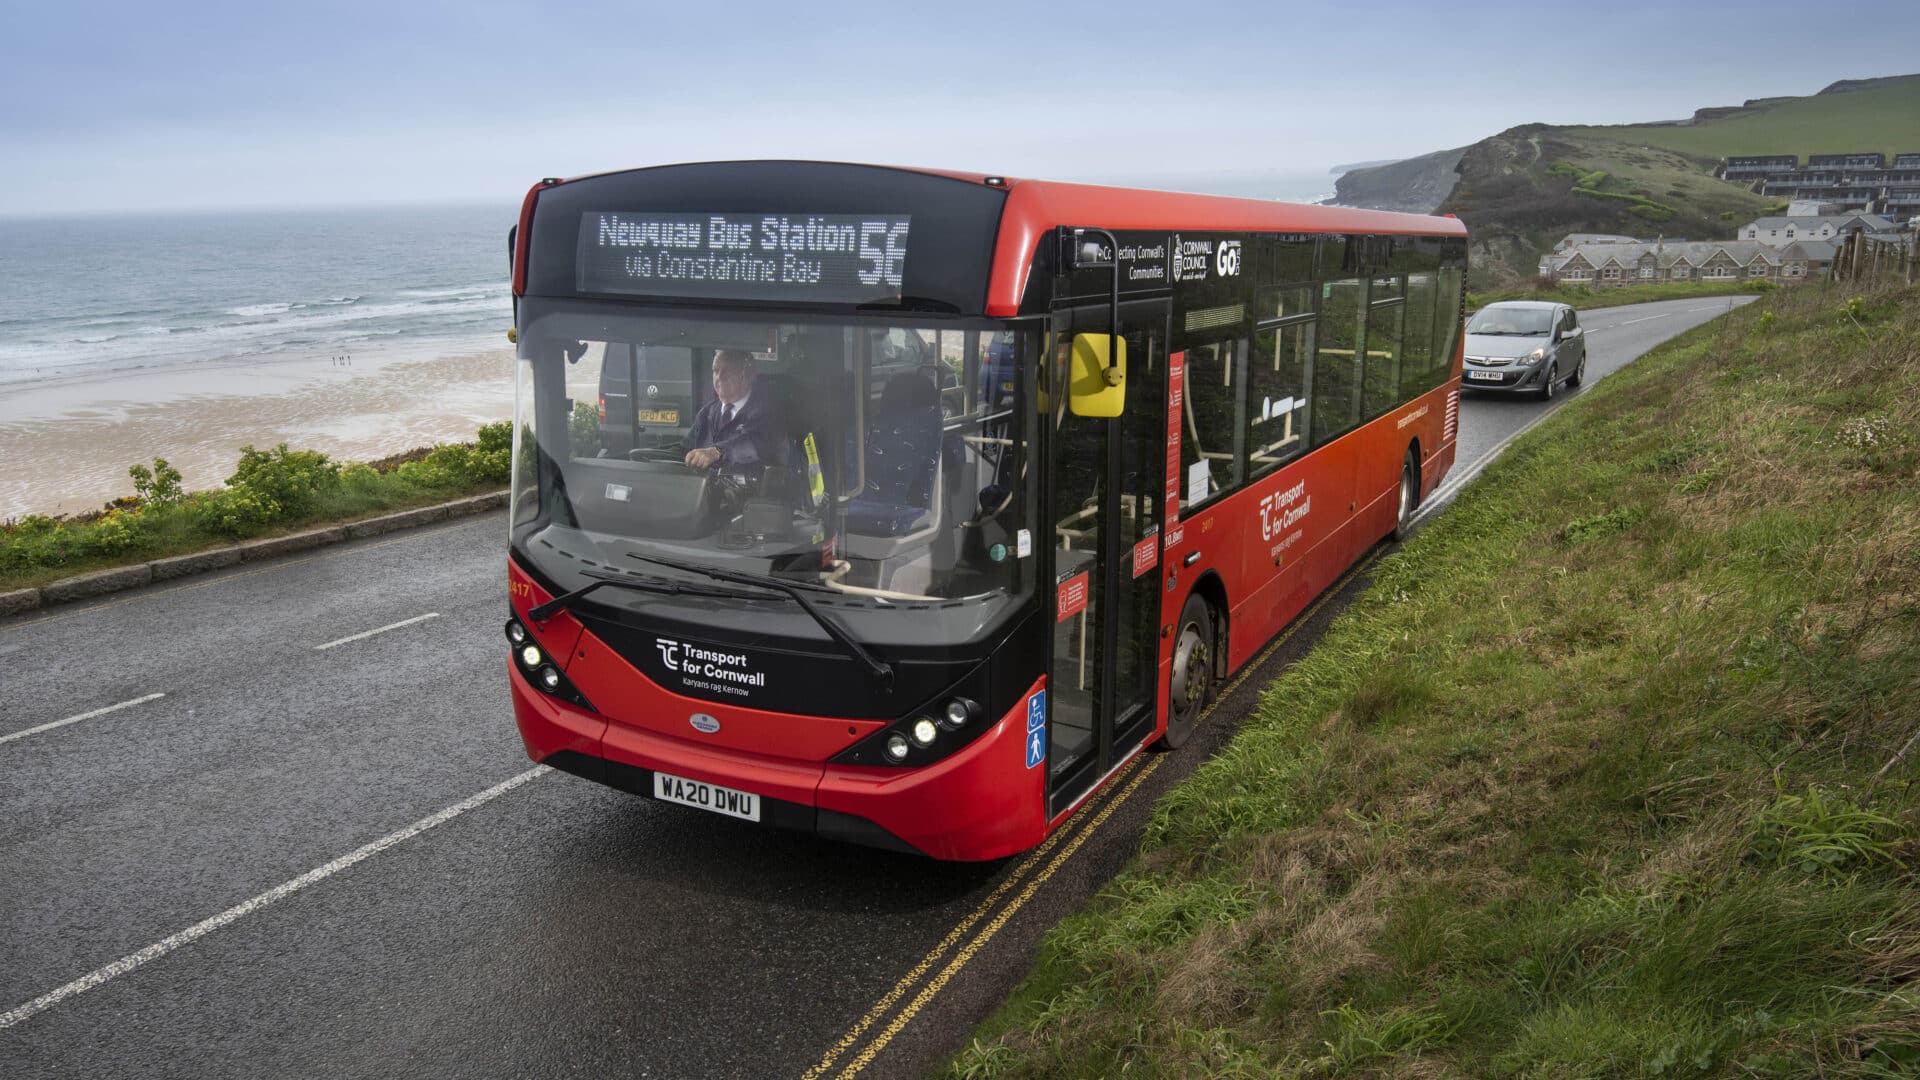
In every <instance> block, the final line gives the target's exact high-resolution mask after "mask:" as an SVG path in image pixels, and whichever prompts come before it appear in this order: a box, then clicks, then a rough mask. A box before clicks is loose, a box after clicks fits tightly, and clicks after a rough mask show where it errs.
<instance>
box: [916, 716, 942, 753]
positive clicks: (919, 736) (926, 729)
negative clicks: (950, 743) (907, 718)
mask: <svg viewBox="0 0 1920 1080" xmlns="http://www.w3.org/2000/svg"><path fill="white" fill-rule="evenodd" d="M939 734H940V729H939V728H937V727H934V726H933V721H931V720H929V719H927V718H926V717H924V716H923V717H921V718H920V719H918V720H915V721H914V722H913V741H914V742H917V743H919V744H920V745H921V746H932V745H933V740H934V739H935V738H937V737H938V736H939Z"/></svg>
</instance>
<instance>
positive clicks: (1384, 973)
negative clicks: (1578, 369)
mask: <svg viewBox="0 0 1920 1080" xmlns="http://www.w3.org/2000/svg"><path fill="white" fill-rule="evenodd" d="M1371 576H1372V584H1371V586H1370V587H1369V589H1368V590H1367V592H1366V593H1365V594H1364V595H1363V596H1362V597H1361V598H1360V599H1358V600H1357V601H1356V602H1355V603H1354V604H1353V606H1352V607H1351V608H1350V609H1349V610H1348V611H1346V612H1345V613H1344V614H1342V615H1341V616H1340V617H1339V619H1338V620H1336V622H1335V623H1334V625H1333V626H1332V627H1331V628H1330V629H1329V630H1328V632H1327V634H1326V635H1325V637H1324V638H1323V639H1322V640H1321V641H1320V643H1319V644H1318V645H1316V647H1315V648H1314V650H1313V651H1312V653H1311V654H1310V655H1308V656H1307V657H1305V658H1303V659H1302V660H1301V661H1299V662H1298V663H1296V664H1294V665H1292V666H1291V667H1290V668H1289V669H1288V670H1287V671H1286V672H1285V673H1284V674H1283V675H1281V676H1280V677H1279V678H1278V679H1277V680H1276V681H1275V682H1274V683H1273V684H1272V685H1271V686H1270V687H1268V688H1267V690H1266V691H1265V693H1264V695H1263V699H1262V702H1261V704H1260V707H1259V708H1258V709H1257V711H1256V713H1255V715H1253V716H1250V717H1249V718H1247V720H1245V721H1244V723H1243V725H1242V727H1241V729H1240V730H1239V732H1238V733H1237V734H1236V735H1235V736H1234V738H1233V740H1232V742H1231V743H1230V744H1229V745H1228V746H1227V747H1226V748H1225V749H1224V750H1223V751H1222V752H1221V753H1220V754H1219V755H1218V756H1217V757H1215V758H1214V759H1213V760H1211V761H1209V762H1206V763H1205V764H1204V765H1202V766H1201V767H1200V768H1199V769H1198V770H1197V771H1196V772H1195V773H1194V774H1193V775H1192V776H1191V777H1190V778H1189V779H1188V780H1186V781H1185V782H1184V783H1182V784H1181V785H1180V786H1179V787H1178V788H1176V789H1175V790H1173V791H1172V792H1170V793H1169V794H1168V795H1167V796H1166V797H1165V798H1164V799H1163V800H1162V802H1161V803H1160V805H1159V806H1157V807H1156V808H1155V811H1154V814H1153V818H1152V820H1151V822H1150V825H1149V827H1148V832H1147V836H1146V838H1145V841H1144V844H1143V848H1142V851H1141V853H1140V854H1139V856H1138V857H1137V858H1136V859H1135V860H1134V862H1133V864H1132V865H1131V866H1130V867H1129V868H1128V869H1127V870H1126V871H1125V872H1124V873H1122V874H1121V875H1120V876H1119V877H1118V878H1116V879H1115V880H1114V881H1113V882H1112V883H1111V884H1109V885H1108V886H1107V887H1106V888H1105V889H1104V890H1103V892H1102V893H1101V894H1100V895H1099V896H1098V897H1097V898H1096V899H1095V900H1094V901H1092V902H1091V903H1090V904H1089V906H1088V908H1087V909H1086V910H1085V911H1083V912H1081V913H1080V914H1077V915H1075V916H1073V917H1070V918H1069V919H1067V920H1066V921H1065V922H1063V923H1062V924H1061V925H1059V926H1058V927H1056V928H1055V929H1054V930H1053V931H1051V932H1050V933H1049V935H1048V936H1047V938H1046V940H1045V943H1044V944H1043V946H1042V950H1041V955H1040V957H1039V959H1038V962H1037V963H1036V966H1035V967H1034V969H1033V971H1032V972H1031V973H1030V974H1029V976H1028V978H1027V979H1026V981H1025V982H1024V983H1023V984H1022V985H1021V986H1020V987H1019V988H1018V990H1017V991H1016V992H1015V994H1014V995H1013V997H1012V999H1011V1000H1010V1001H1009V1002H1008V1004H1007V1005H1006V1006H1005V1007H1004V1008H1003V1009H1002V1010H1001V1011H1000V1013H999V1014H997V1015H996V1016H994V1017H993V1018H991V1019H990V1020H989V1021H988V1022H987V1023H986V1024H985V1025H984V1026H983V1027H982V1028H981V1030H980V1031H979V1032H977V1037H976V1038H975V1039H974V1041H973V1042H972V1043H971V1045H970V1046H969V1047H968V1048H967V1049H966V1050H965V1051H963V1052H962V1053H960V1054H959V1055H957V1056H956V1057H955V1058H954V1059H953V1060H952V1061H951V1062H949V1063H948V1064H947V1066H946V1069H945V1075H947V1076H949V1077H953V1078H956V1080H957V1078H977V1077H1046V1078H1049V1080H1051V1078H1060V1077H1089V1078H1092V1077H1116V1076H1128V1077H1203V1076H1204V1077H1332V1076H1413V1077H1455V1076H1460V1077H1479V1076H1524V1077H1599V1076H1610V1077H1611V1076H1625V1077H1662V1078H1664V1077H1674V1076H1686V1077H1694V1076H1729V1077H1734V1076H1738V1077H1750V1076H1763V1077H1807V1076H1822V1077H1892V1076H1911V1075H1914V1074H1915V1070H1916V1069H1920V873H1916V868H1920V745H1916V744H1915V743H1914V741H1913V740H1914V739H1915V737H1916V736H1920V692H1917V691H1920V291H1916V290H1912V289H1908V290H1904V291H1889V292H1881V293H1875V294H1870V295H1868V296H1866V297H1863V298H1857V299H1855V298H1849V297H1847V296H1846V294H1844V293H1842V292H1840V291H1838V290H1833V289H1823V288H1813V287H1809V288H1802V289H1794V290H1780V291H1777V292H1775V293H1772V294H1769V295H1768V296H1766V297H1763V298H1762V299H1761V300H1760V301H1758V302H1756V303H1754V304H1751V305H1749V306H1747V307H1745V308H1742V309H1741V310H1739V311H1737V312H1735V313H1733V314H1730V315H1728V316H1725V317H1723V318H1721V319H1719V320H1716V321H1715V322H1713V323H1710V324H1708V325H1706V326H1704V327H1701V328H1699V329H1697V330H1695V331H1692V332H1690V333H1688V334H1686V335H1683V336H1682V337H1680V338H1678V339H1676V340H1674V341H1673V342H1670V343H1669V344H1667V345H1666V346H1663V347H1662V348H1660V349H1658V350H1656V351H1655V352H1653V353H1651V354H1649V355H1647V356H1646V357H1643V358H1642V359H1640V360H1639V361H1637V362H1636V363H1635V364H1633V365H1632V366H1630V367H1628V368H1626V369H1624V370H1622V371H1620V372H1618V373H1616V374H1614V375H1611V376H1609V377H1608V378H1607V379H1605V380H1604V381H1602V382H1600V383H1597V384H1595V386H1594V387H1593V389H1592V390H1591V391H1589V392H1588V393H1586V394H1583V395H1582V396H1581V397H1580V398H1578V399H1577V400H1576V401H1574V402H1573V403H1572V404H1571V405H1569V406H1568V407H1567V408H1565V409H1564V410H1562V411H1561V412H1559V413H1557V414H1556V415H1554V417H1553V418H1552V419H1550V420H1548V421H1547V422H1546V423H1544V424H1542V425H1541V426H1540V427H1539V428H1538V429H1536V430H1535V431H1533V432H1532V433H1530V434H1529V435H1527V436H1525V437H1523V438H1522V439H1520V440H1519V441H1518V442H1516V443H1515V444H1514V445H1513V446H1512V448H1510V449H1509V450H1508V451H1507V452H1506V454H1505V455H1504V456H1502V457H1501V458H1500V460H1498V461H1497V462H1495V464H1494V465H1493V466H1492V467H1491V468H1490V469H1488V471H1487V473H1486V474H1485V475H1484V476H1483V477H1481V478H1480V479H1479V480H1478V481H1476V482H1475V483H1474V484H1473V485H1471V486H1470V487H1469V488H1468V489H1467V490H1466V491H1465V492H1464V493H1463V494H1462V496H1461V497H1460V499H1459V500H1458V502H1457V503H1456V504H1455V505H1454V506H1452V507H1451V508H1449V510H1448V511H1447V512H1446V513H1445V514H1443V515H1441V516H1440V517H1438V518H1437V519H1435V521H1434V522H1433V523H1432V524H1431V525H1429V526H1428V527H1426V528H1425V529H1423V530H1422V531H1421V532H1420V533H1418V534H1417V535H1416V536H1415V537H1414V538H1413V539H1412V540H1411V541H1410V542H1409V543H1408V544H1407V545H1406V546H1405V547H1404V548H1403V549H1402V550H1400V551H1398V552H1396V553H1394V554H1390V555H1387V556H1385V557H1384V558H1382V559H1381V560H1380V561H1379V562H1378V563H1377V564H1375V565H1374V567H1373V569H1372V571H1371ZM1903 747H1912V749H1910V750H1908V749H1903Z"/></svg>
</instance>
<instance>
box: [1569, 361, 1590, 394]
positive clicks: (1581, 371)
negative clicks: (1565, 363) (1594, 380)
mask: <svg viewBox="0 0 1920 1080" xmlns="http://www.w3.org/2000/svg"><path fill="white" fill-rule="evenodd" d="M1586 378H1587V358H1586V357H1584V356H1582V357H1581V358H1580V366H1579V367H1576V368H1574V369H1573V374H1571V375H1569V376H1567V389H1569V390H1571V389H1573V388H1574V387H1576V386H1579V385H1580V384H1581V383H1582V382H1584V381H1586Z"/></svg>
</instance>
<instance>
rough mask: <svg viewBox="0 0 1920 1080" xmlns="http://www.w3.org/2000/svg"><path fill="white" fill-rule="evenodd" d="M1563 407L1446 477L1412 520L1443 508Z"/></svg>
mask: <svg viewBox="0 0 1920 1080" xmlns="http://www.w3.org/2000/svg"><path fill="white" fill-rule="evenodd" d="M1571 400H1572V399H1571V398H1568V399H1567V401H1571ZM1565 406H1566V401H1562V402H1561V403H1560V404H1558V405H1555V406H1554V407H1553V408H1551V409H1548V410H1547V411H1546V412H1543V413H1541V414H1540V415H1539V416H1536V417H1534V418H1533V419H1531V420H1529V421H1527V422H1526V423H1525V424H1523V425H1521V427H1520V430H1518V431H1516V432H1514V433H1513V434H1511V435H1509V436H1507V437H1506V438H1504V439H1501V440H1500V441H1499V442H1497V443H1495V444H1494V445H1493V447H1492V448H1491V449H1489V450H1488V451H1487V452H1486V453H1484V454H1481V455H1480V456H1479V457H1477V458H1475V459H1474V461H1473V464H1471V465H1469V466H1467V467H1466V468H1465V469H1463V470H1461V471H1460V472H1458V473H1455V474H1454V475H1452V476H1449V477H1447V482H1446V483H1444V484H1441V485H1440V486H1439V487H1438V488H1437V489H1435V490H1434V492H1433V494H1432V495H1429V496H1428V497H1427V498H1426V499H1425V500H1424V501H1422V503H1421V505H1420V509H1419V510H1418V511H1416V512H1415V513H1414V515H1413V520H1415V521H1419V520H1420V519H1421V518H1424V517H1426V516H1427V515H1428V514H1431V513H1433V512H1434V511H1435V510H1438V509H1440V508H1441V507H1442V506H1445V505H1446V502H1447V500H1448V499H1451V498H1452V497H1453V496H1454V495H1456V494H1458V493H1459V491H1460V489H1461V488H1463V487H1466V486H1467V484H1468V483H1469V482H1470V481H1472V480H1473V478H1474V477H1476V476H1479V475H1480V471H1481V470H1482V469H1485V468H1486V467H1487V466H1488V465H1490V464H1492V462H1493V459H1494V458H1497V457H1499V456H1500V452H1501V451H1502V450H1505V449H1506V448H1507V446H1508V445H1509V444H1511V443H1512V442H1513V440H1515V439H1517V438H1519V437H1520V436H1522V435H1525V434H1526V433H1527V432H1529V431H1532V430H1533V429H1534V428H1535V427H1538V426H1539V424H1540V422H1541V421H1542V420H1545V419H1546V418H1547V417H1549V416H1552V415H1553V414H1554V413H1557V412H1559V411H1560V410H1561V409H1562V408H1564V407H1565Z"/></svg>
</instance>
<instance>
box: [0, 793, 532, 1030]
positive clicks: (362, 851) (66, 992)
mask: <svg viewBox="0 0 1920 1080" xmlns="http://www.w3.org/2000/svg"><path fill="white" fill-rule="evenodd" d="M552 771H553V770H552V769H551V768H549V767H548V766H546V765H535V766H534V767H533V768H531V769H528V770H527V771H526V772H523V773H521V774H520V775H518V776H515V777H513V778H511V779H509V780H504V781H502V782H500V783H498V784H495V785H494V786H492V787H490V788H488V789H487V790H485V791H483V792H481V793H480V794H478V795H474V796H471V797H469V798H466V799H462V800H461V801H459V802H457V803H454V804H453V805H452V806H449V807H447V808H446V809H445V810H442V811H440V812H439V813H437V814H434V815H433V816H432V817H424V818H421V819H420V820H419V821H416V822H414V823H413V824H411V825H409V826H407V827H406V828H404V829H401V830H400V831H399V832H396V833H389V834H387V835H386V836H383V837H381V838H380V839H378V840H375V841H374V842H373V843H371V844H368V845H367V846H365V847H362V848H356V849H354V850H353V851H351V852H349V853H347V854H345V855H342V856H340V857H339V858H337V859H335V860H333V861H332V862H330V863H328V864H327V865H325V866H321V867H317V868H315V869H312V870H309V871H307V872H306V873H304V874H301V875H300V876H299V877H297V878H294V879H293V880H292V881H288V882H284V883H282V884H280V885H276V886H274V887H273V888H271V889H268V890H267V891H266V892H263V893H261V894H260V895H259V896H256V897H254V898H253V899H251V900H248V901H247V902H245V903H243V904H238V905H236V906H234V907H230V908H228V909H227V910H225V911H223V912H221V913H220V914H218V915H215V916H214V917H213V918H211V919H206V920H203V921H201V922H197V923H194V924H193V925H192V926H189V927H187V928H186V929H185V930H182V931H180V932H179V933H177V934H175V935H173V936H172V937H169V938H167V939H165V940H164V941H156V942H154V943H153V944H152V945H149V946H147V947H146V948H144V949H141V950H140V951H139V952H137V953H133V954H132V955H129V956H123V957H121V958H120V959H118V960H115V961H114V962H113V963H111V964H108V965H107V966H106V967H103V968H100V969H99V970H97V971H93V972H90V973H88V974H86V975H82V976H81V977H79V978H78V979H75V980H73V981H72V982H70V983H68V984H67V985H65V986H63V987H61V988H59V989H58V990H54V991H51V992H49V993H45V994H42V995H40V996H39V997H37V998H34V999H33V1000H32V1001H29V1002H27V1003H26V1004H25V1005H20V1006H17V1007H15V1008H13V1009H10V1010H8V1011H7V1012H4V1013H0V1031H4V1030H6V1029H7V1028H10V1027H12V1026H13V1025H15V1024H17V1023H19V1022H20V1021H22V1020H25V1019H27V1018H28V1017H30V1016H32V1015H34V1014H35V1013H38V1012H42V1011H44V1010H46V1009H50V1008H52V1007H53V1006H55V1005H58V1004H60V1003H61V1002H62V1001H65V1000H66V999H68V998H70V997H73V996H74V995H75V994H84V993H86V992H87V991H89V990H92V989H93V988H94V987H96V986H99V985H100V984H101V983H104V982H106V981H107V980H109V979H113V978H117V977H118V976H121V975H125V974H126V973H127V972H129V971H132V970H133V969H135V968H137V967H140V966H141V965H143V964H146V963H147V962H149V961H152V960H158V959H159V958H160V957H162V956H165V955H166V954H168V953H170V952H172V951H173V950H175V949H177V948H179V947H180V946H182V945H187V944H190V943H192V942H194V941H197V940H199V939H200V938H203V937H206V936H207V935H208V934H211V933H213V932H214V931H215V930H218V929H220V928H221V927H223V926H226V925H227V924H228V923H231V922H234V921H236V920H239V919H243V918H245V917H247V916H248V915H251V914H253V913H254V912H256V911H259V910H260V909H261V908H263V907H266V906H267V905H268V904H271V903H274V902H275V901H278V900H284V899H286V898H287V897H289V896H291V895H293V894H294V893H296V892H299V891H300V890H301V889H304V888H306V887H307V886H309V885H312V884H313V883H314V882H316V881H319V880H321V879H323V878H328V877H332V876H333V875H334V874H337V873H339V872H340V871H342V870H345V869H346V868H347V867H349V866H352V865H353V864H354V863H357V862H360V861H362V860H365V859H370V858H372V857H374V856H375V855H378V854H380V853H381V852H383V851H385V850H387V849H388V848H390V847H392V846H394V845H395V844H398V843H400V842H401V841H403V840H410V839H412V838H413V837H416V836H418V835H420V834H421V833H423V832H426V831H427V830H428V829H431V828H433V827H434V826H435V825H441V824H445V823H446V822H448V821H451V820H453V819H454V818H457V817H459V816H460V815H461V814H464V813H466V812H467V811H469V810H472V809H473V808H474V807H476V806H479V805H481V804H482V803H485V802H488V801H490V800H492V799H495V798H498V797H499V796H501V795H505V794H506V793H507V792H509V791H512V790H513V789H514V788H517V787H519V786H520V785H521V784H524V783H526V782H527V781H529V780H533V779H535V778H537V777H539V776H541V775H543V774H545V773H550V772H552Z"/></svg>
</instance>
